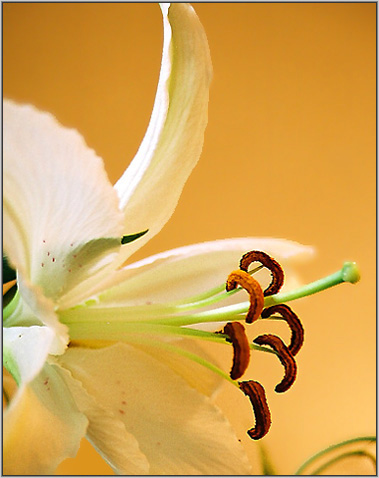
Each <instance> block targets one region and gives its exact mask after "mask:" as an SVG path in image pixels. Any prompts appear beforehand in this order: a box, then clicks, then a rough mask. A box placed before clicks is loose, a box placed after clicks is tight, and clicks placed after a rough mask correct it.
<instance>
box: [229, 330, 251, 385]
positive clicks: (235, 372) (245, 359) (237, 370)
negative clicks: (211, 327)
mask: <svg viewBox="0 0 379 478" xmlns="http://www.w3.org/2000/svg"><path fill="white" fill-rule="evenodd" d="M223 333H224V334H226V335H227V336H228V337H230V340H231V342H232V345H233V366H232V369H231V371H230V378H232V379H233V380H237V378H240V377H242V375H243V374H244V373H245V371H246V369H247V367H248V365H249V362H250V345H249V341H248V338H247V336H246V332H245V327H244V326H243V325H242V324H240V323H239V322H228V323H227V324H226V325H225V327H224V330H223Z"/></svg>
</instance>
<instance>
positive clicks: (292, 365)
mask: <svg viewBox="0 0 379 478" xmlns="http://www.w3.org/2000/svg"><path fill="white" fill-rule="evenodd" d="M253 342H254V343H255V344H258V345H269V346H270V347H271V348H272V349H273V350H275V352H276V353H277V354H278V357H279V360H280V362H281V364H282V365H283V367H284V377H283V380H282V381H281V382H280V383H278V385H277V386H276V387H275V392H278V393H283V392H286V391H287V390H288V389H289V388H290V387H291V385H292V384H293V383H294V381H295V379H296V372H297V366H296V362H295V359H294V357H293V355H292V354H291V352H290V351H289V350H288V347H287V346H286V345H285V344H284V342H283V341H282V339H281V338H280V337H277V336H276V335H272V334H265V335H260V336H259V337H257V338H256V339H254V340H253Z"/></svg>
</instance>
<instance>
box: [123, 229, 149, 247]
mask: <svg viewBox="0 0 379 478" xmlns="http://www.w3.org/2000/svg"><path fill="white" fill-rule="evenodd" d="M148 231H149V229H146V231H142V232H137V233H136V234H128V235H127V236H122V238H121V244H129V243H130V242H133V241H135V240H136V239H139V238H140V237H142V236H144V235H145V234H146V233H147V232H148Z"/></svg>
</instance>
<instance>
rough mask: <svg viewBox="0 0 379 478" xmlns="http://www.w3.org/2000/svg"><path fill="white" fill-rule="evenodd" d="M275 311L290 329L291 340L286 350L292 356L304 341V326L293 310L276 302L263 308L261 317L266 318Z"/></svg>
mask: <svg viewBox="0 0 379 478" xmlns="http://www.w3.org/2000/svg"><path fill="white" fill-rule="evenodd" d="M275 313H278V314H280V315H281V316H282V318H283V320H285V321H286V322H287V324H288V325H289V327H290V329H291V342H290V344H289V345H288V350H289V351H290V352H291V354H292V355H293V356H295V355H296V354H297V353H298V352H299V350H300V349H301V347H302V345H303V343H304V328H303V326H302V324H301V322H300V319H299V317H298V316H297V315H296V314H295V312H294V311H293V310H292V309H291V308H290V307H288V305H285V304H277V305H273V306H272V307H267V308H266V309H263V311H262V314H261V316H262V319H267V318H268V317H270V316H271V315H273V314H275Z"/></svg>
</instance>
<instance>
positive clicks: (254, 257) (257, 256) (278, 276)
mask: <svg viewBox="0 0 379 478" xmlns="http://www.w3.org/2000/svg"><path fill="white" fill-rule="evenodd" d="M255 261H258V262H260V263H261V264H263V265H264V266H265V267H267V269H269V271H270V272H271V277H272V280H271V284H270V285H269V286H268V287H267V289H266V290H265V291H264V293H263V295H264V296H265V297H266V296H268V295H273V294H276V293H278V292H279V290H280V289H281V287H282V285H283V282H284V272H283V269H282V266H281V265H280V264H279V262H277V261H276V260H275V259H273V258H272V257H270V256H269V255H268V254H266V253H265V252H262V251H250V252H247V253H246V254H244V255H243V256H242V258H241V260H240V269H241V270H243V271H245V272H247V271H248V268H249V265H250V264H251V263H252V262H255Z"/></svg>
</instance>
